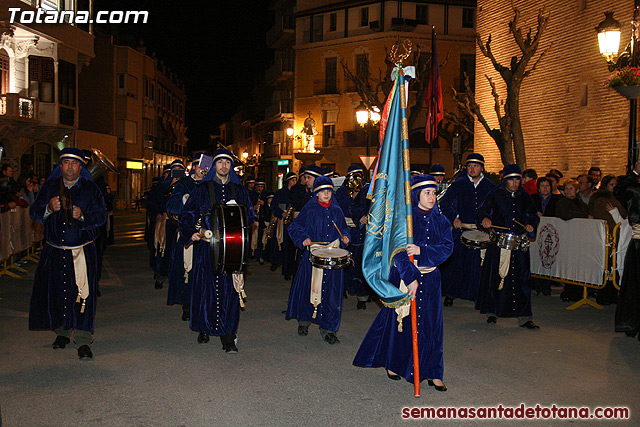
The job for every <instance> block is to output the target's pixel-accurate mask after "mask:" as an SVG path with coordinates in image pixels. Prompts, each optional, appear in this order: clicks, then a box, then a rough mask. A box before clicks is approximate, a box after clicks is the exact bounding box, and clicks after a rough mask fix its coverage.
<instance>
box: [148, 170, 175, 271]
mask: <svg viewBox="0 0 640 427" xmlns="http://www.w3.org/2000/svg"><path fill="white" fill-rule="evenodd" d="M169 185H171V178H168V179H165V180H163V181H159V182H157V183H155V184H154V185H152V186H151V188H150V189H149V195H148V197H147V217H148V219H147V222H148V226H147V232H146V235H147V247H148V248H149V265H150V266H151V268H152V269H153V271H154V272H157V271H158V259H157V258H158V257H157V255H158V254H157V251H156V248H155V247H154V236H155V229H156V217H157V216H158V215H159V214H161V213H163V212H165V211H166V207H165V203H166V199H165V197H164V193H165V192H166V191H167V189H168V188H169Z"/></svg>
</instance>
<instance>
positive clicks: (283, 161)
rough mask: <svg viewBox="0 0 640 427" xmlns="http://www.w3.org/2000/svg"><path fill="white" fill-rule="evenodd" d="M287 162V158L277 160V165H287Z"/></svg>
mask: <svg viewBox="0 0 640 427" xmlns="http://www.w3.org/2000/svg"><path fill="white" fill-rule="evenodd" d="M288 164H289V160H278V166H287V165H288Z"/></svg>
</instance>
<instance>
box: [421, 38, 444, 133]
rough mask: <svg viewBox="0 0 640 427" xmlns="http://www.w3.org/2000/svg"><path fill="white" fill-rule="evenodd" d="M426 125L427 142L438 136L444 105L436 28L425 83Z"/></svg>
mask: <svg viewBox="0 0 640 427" xmlns="http://www.w3.org/2000/svg"><path fill="white" fill-rule="evenodd" d="M425 101H426V103H427V125H426V129H425V131H424V139H425V140H426V141H427V143H428V144H431V142H432V141H433V140H435V139H436V138H438V123H440V122H441V121H442V119H444V105H443V99H442V81H441V80H440V65H439V64H438V50H437V48H436V29H435V28H433V30H432V33H431V77H430V78H429V84H428V85H427V97H426V100H425Z"/></svg>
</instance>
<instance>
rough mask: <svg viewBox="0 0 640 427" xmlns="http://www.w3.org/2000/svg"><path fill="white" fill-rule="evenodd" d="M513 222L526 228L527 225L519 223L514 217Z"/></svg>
mask: <svg viewBox="0 0 640 427" xmlns="http://www.w3.org/2000/svg"><path fill="white" fill-rule="evenodd" d="M513 222H515V223H516V224H518V225H519V226H520V227H522V228H526V227H527V226H526V225H524V224H521V223H519V222H518V221H516V220H515V219H514V220H513Z"/></svg>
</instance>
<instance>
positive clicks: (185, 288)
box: [167, 177, 198, 305]
mask: <svg viewBox="0 0 640 427" xmlns="http://www.w3.org/2000/svg"><path fill="white" fill-rule="evenodd" d="M197 184H198V183H197V182H196V181H195V180H194V179H193V178H192V177H186V178H183V179H181V180H180V181H178V182H177V183H176V185H175V187H173V192H172V193H171V197H169V200H167V213H169V214H172V215H179V214H180V212H182V208H183V207H184V205H183V204H182V199H183V196H184V195H185V194H190V193H191V191H193V189H194V188H195V186H196V185H197ZM169 221H171V220H169ZM172 222H173V221H172ZM190 237H191V236H187V238H186V239H185V238H184V236H183V235H182V234H181V233H176V236H175V241H174V242H173V243H172V246H171V263H170V264H169V290H168V292H167V304H168V305H172V304H190V303H191V286H192V280H191V278H192V276H193V275H192V274H189V278H188V279H189V281H188V282H186V283H185V280H184V247H185V245H187V244H188V243H189V242H190V241H191V240H190V239H189V238H190Z"/></svg>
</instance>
